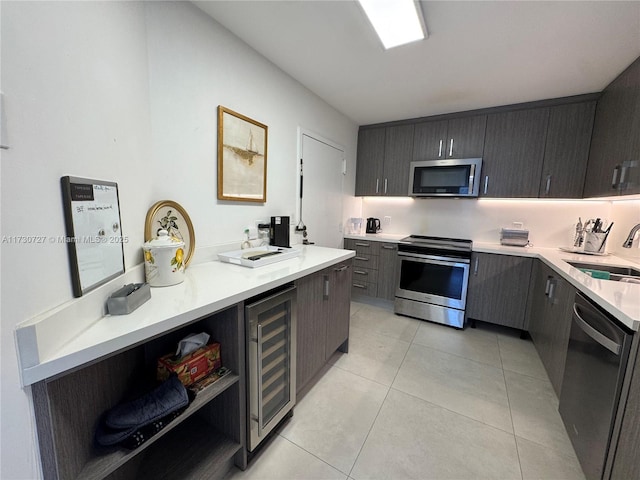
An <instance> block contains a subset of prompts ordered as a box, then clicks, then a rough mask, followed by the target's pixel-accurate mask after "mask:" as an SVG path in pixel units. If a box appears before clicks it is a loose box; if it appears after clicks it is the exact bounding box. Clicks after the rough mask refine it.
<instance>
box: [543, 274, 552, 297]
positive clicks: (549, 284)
mask: <svg viewBox="0 0 640 480" xmlns="http://www.w3.org/2000/svg"><path fill="white" fill-rule="evenodd" d="M552 278H553V277H547V284H546V285H545V286H544V296H545V297H546V296H548V295H549V287H550V286H551V279H552Z"/></svg>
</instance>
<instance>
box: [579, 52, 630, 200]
mask: <svg viewBox="0 0 640 480" xmlns="http://www.w3.org/2000/svg"><path fill="white" fill-rule="evenodd" d="M636 193H640V58H638V59H636V60H635V61H634V62H633V63H632V64H631V65H630V66H629V67H628V68H627V69H626V70H625V71H624V72H622V73H621V74H620V75H619V76H618V77H617V78H616V79H615V80H614V81H613V82H611V84H609V86H607V88H605V89H604V91H603V93H602V96H601V97H600V99H599V100H598V105H597V107H596V114H595V123H594V126H593V136H592V139H591V150H590V152H589V163H588V165H587V174H586V181H585V185H584V197H585V198H588V197H601V196H612V195H632V194H636Z"/></svg>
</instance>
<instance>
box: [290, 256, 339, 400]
mask: <svg viewBox="0 0 640 480" xmlns="http://www.w3.org/2000/svg"><path fill="white" fill-rule="evenodd" d="M351 272H352V262H351V260H347V261H344V262H341V263H338V264H336V265H334V266H331V267H328V268H325V269H323V270H321V271H319V272H316V273H314V274H311V275H308V276H306V277H303V278H300V279H298V280H296V287H297V288H298V310H297V331H296V341H297V354H296V390H297V391H298V392H300V391H301V390H302V389H304V387H305V386H306V385H307V384H308V383H309V381H310V380H311V379H312V378H313V377H314V376H315V375H316V374H317V373H318V372H319V371H320V369H321V368H322V367H323V366H324V364H325V363H326V361H327V360H328V359H329V358H330V357H331V355H333V353H334V352H335V351H336V350H338V349H339V350H340V351H344V352H346V351H347V350H348V339H349V320H350V311H351Z"/></svg>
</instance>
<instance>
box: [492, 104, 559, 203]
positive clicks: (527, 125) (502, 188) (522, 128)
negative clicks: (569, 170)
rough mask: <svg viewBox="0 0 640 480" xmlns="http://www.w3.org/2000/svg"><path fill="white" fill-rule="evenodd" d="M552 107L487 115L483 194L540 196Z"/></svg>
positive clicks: (504, 196) (500, 196)
mask: <svg viewBox="0 0 640 480" xmlns="http://www.w3.org/2000/svg"><path fill="white" fill-rule="evenodd" d="M548 120H549V109H548V108H534V109H530V110H518V111H514V112H505V113H494V114H491V115H488V116H487V134H486V137H485V144H484V155H483V164H482V177H483V179H482V184H481V191H480V194H481V196H485V197H498V198H509V197H527V198H537V197H538V189H539V185H540V175H541V173H542V160H543V155H544V144H545V136H546V133H547V123H548Z"/></svg>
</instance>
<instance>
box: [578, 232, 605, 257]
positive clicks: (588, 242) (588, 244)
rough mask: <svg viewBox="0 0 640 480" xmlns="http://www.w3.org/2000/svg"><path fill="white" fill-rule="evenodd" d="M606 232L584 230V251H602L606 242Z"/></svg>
mask: <svg viewBox="0 0 640 480" xmlns="http://www.w3.org/2000/svg"><path fill="white" fill-rule="evenodd" d="M608 235H609V234H608V233H607V232H599V233H595V232H585V241H584V251H585V252H592V253H604V246H605V244H606V243H607V236H608Z"/></svg>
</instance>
